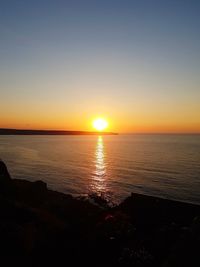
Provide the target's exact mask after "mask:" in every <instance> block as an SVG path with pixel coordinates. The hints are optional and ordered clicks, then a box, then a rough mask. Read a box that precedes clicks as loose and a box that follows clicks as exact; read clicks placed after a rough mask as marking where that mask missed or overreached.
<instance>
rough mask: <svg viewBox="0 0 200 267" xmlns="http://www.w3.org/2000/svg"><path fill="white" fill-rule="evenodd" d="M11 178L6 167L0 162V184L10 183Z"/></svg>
mask: <svg viewBox="0 0 200 267" xmlns="http://www.w3.org/2000/svg"><path fill="white" fill-rule="evenodd" d="M10 180H11V177H10V174H9V172H8V169H7V167H6V164H5V163H4V162H3V161H2V160H0V182H7V181H10Z"/></svg>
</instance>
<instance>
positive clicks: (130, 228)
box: [0, 161, 200, 267]
mask: <svg viewBox="0 0 200 267" xmlns="http://www.w3.org/2000/svg"><path fill="white" fill-rule="evenodd" d="M0 200H1V201H0V211H1V212H0V234H1V240H0V248H1V252H2V255H3V259H2V260H6V261H7V265H6V266H11V265H12V264H17V263H20V265H21V266H55V265H57V266H61V264H62V262H63V261H64V262H65V263H66V265H69V266H79V265H80V264H81V265H84V266H85V265H86V266H97V267H103V266H106V267H107V266H120V267H121V266H139V267H143V266H144V267H146V266H147V267H148V266H152V267H153V266H154V267H156V266H162V267H163V266H164V267H169V266H170V267H173V266H199V265H198V264H199V263H200V257H199V253H198V252H199V244H200V206H199V205H195V204H189V203H183V202H178V201H173V200H166V199H161V198H158V197H151V196H144V195H141V194H135V193H132V194H131V196H130V197H128V198H126V199H125V200H124V201H123V202H122V203H120V204H119V205H117V206H114V207H110V206H109V203H108V202H107V201H106V200H105V199H102V198H101V197H98V196H95V195H93V196H91V199H90V200H92V201H90V200H88V199H86V198H74V197H72V196H71V195H67V194H63V193H59V192H56V191H53V190H50V189H48V187H47V184H46V183H44V182H42V181H39V180H38V181H36V182H30V181H27V180H19V179H12V178H11V176H10V174H9V172H8V170H7V167H6V165H5V164H4V163H3V162H2V161H0ZM4 258H5V259H4Z"/></svg>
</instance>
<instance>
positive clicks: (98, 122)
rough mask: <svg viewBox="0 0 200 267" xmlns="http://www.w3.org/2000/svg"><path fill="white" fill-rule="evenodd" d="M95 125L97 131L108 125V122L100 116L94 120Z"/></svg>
mask: <svg viewBox="0 0 200 267" xmlns="http://www.w3.org/2000/svg"><path fill="white" fill-rule="evenodd" d="M93 127H94V128H95V130H97V131H103V130H105V129H106V128H107V127H108V122H107V121H106V120H105V119H102V118H98V119H95V120H94V121H93Z"/></svg>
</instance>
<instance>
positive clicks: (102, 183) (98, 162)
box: [91, 136, 106, 194]
mask: <svg viewBox="0 0 200 267" xmlns="http://www.w3.org/2000/svg"><path fill="white" fill-rule="evenodd" d="M105 156H106V155H105V149H104V142H103V138H102V136H99V137H98V139H97V144H96V150H95V160H94V164H95V171H94V173H93V176H92V182H91V188H92V191H93V192H96V193H97V194H101V193H103V192H105V191H106V179H105V176H106V164H105Z"/></svg>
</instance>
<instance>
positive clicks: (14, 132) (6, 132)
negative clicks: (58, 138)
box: [0, 128, 118, 135]
mask: <svg viewBox="0 0 200 267" xmlns="http://www.w3.org/2000/svg"><path fill="white" fill-rule="evenodd" d="M117 134H118V133H113V132H89V131H64V130H24V129H4V128H0V135H117Z"/></svg>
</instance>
